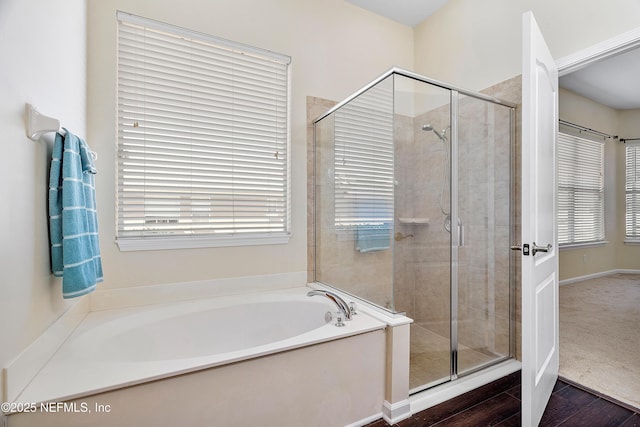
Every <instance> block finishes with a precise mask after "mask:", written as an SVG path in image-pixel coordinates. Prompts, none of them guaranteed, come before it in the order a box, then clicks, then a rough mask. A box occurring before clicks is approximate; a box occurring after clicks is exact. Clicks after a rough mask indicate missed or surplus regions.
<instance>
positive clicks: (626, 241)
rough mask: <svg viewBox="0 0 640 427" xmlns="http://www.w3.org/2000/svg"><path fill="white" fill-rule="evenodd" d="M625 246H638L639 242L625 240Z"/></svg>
mask: <svg viewBox="0 0 640 427" xmlns="http://www.w3.org/2000/svg"><path fill="white" fill-rule="evenodd" d="M624 244H625V245H640V240H638V239H626V240H625V241H624Z"/></svg>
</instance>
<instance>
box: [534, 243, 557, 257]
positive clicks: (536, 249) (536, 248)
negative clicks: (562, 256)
mask: <svg viewBox="0 0 640 427" xmlns="http://www.w3.org/2000/svg"><path fill="white" fill-rule="evenodd" d="M552 247H553V246H551V243H549V244H548V245H547V246H538V245H536V242H533V243H532V244H531V255H535V254H536V253H538V252H550V251H551V248H552Z"/></svg>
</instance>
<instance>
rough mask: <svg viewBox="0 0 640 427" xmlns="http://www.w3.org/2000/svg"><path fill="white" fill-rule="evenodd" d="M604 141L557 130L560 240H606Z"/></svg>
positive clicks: (574, 241) (562, 241) (572, 242)
mask: <svg viewBox="0 0 640 427" xmlns="http://www.w3.org/2000/svg"><path fill="white" fill-rule="evenodd" d="M603 174H604V144H603V143H602V142H597V141H591V140H588V139H585V138H581V137H578V136H573V135H568V134H565V133H559V134H558V242H559V244H565V245H567V244H579V243H589V242H598V241H603V240H604V180H603Z"/></svg>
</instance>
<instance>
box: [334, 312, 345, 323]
mask: <svg viewBox="0 0 640 427" xmlns="http://www.w3.org/2000/svg"><path fill="white" fill-rule="evenodd" d="M336 326H345V324H344V314H343V313H342V311H341V310H338V311H337V312H336Z"/></svg>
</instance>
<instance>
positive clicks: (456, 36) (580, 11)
mask: <svg viewBox="0 0 640 427" xmlns="http://www.w3.org/2000/svg"><path fill="white" fill-rule="evenodd" d="M528 10H532V11H533V13H534V15H535V17H536V20H537V22H538V24H539V26H540V28H541V30H542V33H543V34H544V37H545V39H546V41H547V44H548V45H549V48H550V49H551V53H552V54H553V56H554V58H556V59H559V58H563V57H565V56H567V55H569V54H572V53H574V52H577V51H579V50H581V49H584V48H587V47H590V46H593V45H594V44H596V43H599V42H601V41H604V40H607V39H610V38H612V37H614V36H616V35H619V34H622V33H624V32H626V31H629V30H631V29H634V28H637V27H638V26H640V2H638V1H637V0H611V1H608V2H601V1H593V0H590V1H584V0H562V1H557V0H484V1H477V0H449V1H448V2H447V4H446V5H445V6H443V7H442V8H441V9H440V10H438V11H437V12H436V13H435V14H434V15H433V16H431V17H430V18H428V19H427V20H425V21H424V22H422V23H421V24H420V25H418V26H417V27H416V28H415V42H414V46H415V52H414V57H415V71H416V72H418V73H420V74H424V75H427V76H430V77H433V78H436V79H441V80H444V81H447V82H450V83H452V84H456V85H460V86H462V87H466V88H468V89H473V90H481V89H483V88H486V87H489V86H492V85H494V84H496V83H498V82H502V81H505V80H507V79H509V78H511V77H514V76H517V75H519V74H521V72H522V14H523V13H524V12H526V11H528Z"/></svg>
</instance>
